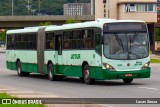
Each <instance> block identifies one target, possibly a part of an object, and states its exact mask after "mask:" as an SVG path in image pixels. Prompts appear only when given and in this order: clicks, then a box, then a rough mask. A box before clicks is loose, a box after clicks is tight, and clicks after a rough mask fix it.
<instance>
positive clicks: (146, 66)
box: [141, 62, 150, 69]
mask: <svg viewBox="0 0 160 107" xmlns="http://www.w3.org/2000/svg"><path fill="white" fill-rule="evenodd" d="M149 65H150V62H147V63H145V64H144V65H143V66H142V68H141V69H147V68H148V67H149Z"/></svg>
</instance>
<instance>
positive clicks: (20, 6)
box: [0, 0, 90, 16]
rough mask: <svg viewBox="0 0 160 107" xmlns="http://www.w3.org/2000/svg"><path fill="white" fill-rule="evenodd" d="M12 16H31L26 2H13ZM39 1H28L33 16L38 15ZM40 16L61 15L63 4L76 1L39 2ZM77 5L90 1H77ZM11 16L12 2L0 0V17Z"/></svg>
mask: <svg viewBox="0 0 160 107" xmlns="http://www.w3.org/2000/svg"><path fill="white" fill-rule="evenodd" d="M13 1H14V15H33V13H32V12H31V11H29V12H28V9H27V8H26V5H27V4H28V3H27V2H26V1H27V0H13ZM38 1H39V0H30V4H31V5H32V7H31V9H32V10H36V11H35V13H34V15H37V14H38V3H39V2H38ZM40 1H41V2H40V4H41V11H40V12H41V14H40V15H63V4H65V3H74V2H75V1H76V0H40ZM77 2H79V3H87V2H90V0H77ZM6 15H12V0H0V16H6Z"/></svg>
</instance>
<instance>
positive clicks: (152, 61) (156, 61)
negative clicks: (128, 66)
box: [150, 59, 160, 63]
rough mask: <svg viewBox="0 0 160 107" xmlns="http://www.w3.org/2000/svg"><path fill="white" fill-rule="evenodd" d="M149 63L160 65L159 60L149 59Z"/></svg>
mask: <svg viewBox="0 0 160 107" xmlns="http://www.w3.org/2000/svg"><path fill="white" fill-rule="evenodd" d="M150 62H151V63H160V59H151V61H150Z"/></svg>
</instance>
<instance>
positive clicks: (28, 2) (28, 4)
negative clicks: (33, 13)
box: [25, 0, 32, 15]
mask: <svg viewBox="0 0 160 107" xmlns="http://www.w3.org/2000/svg"><path fill="white" fill-rule="evenodd" d="M26 2H27V5H25V6H26V8H27V9H28V15H29V12H30V10H31V7H32V5H30V0H26Z"/></svg>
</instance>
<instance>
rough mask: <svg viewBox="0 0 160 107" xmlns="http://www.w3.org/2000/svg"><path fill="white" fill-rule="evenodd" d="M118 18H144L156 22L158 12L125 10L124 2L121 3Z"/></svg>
mask: <svg viewBox="0 0 160 107" xmlns="http://www.w3.org/2000/svg"><path fill="white" fill-rule="evenodd" d="M118 19H120V20H121V19H123V20H128V19H129V20H143V21H145V22H146V23H154V22H155V23H156V22H157V13H156V12H124V4H121V5H119V17H118Z"/></svg>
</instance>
